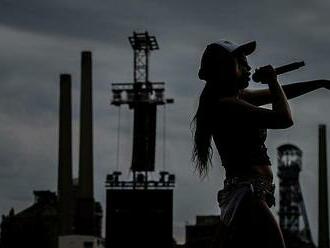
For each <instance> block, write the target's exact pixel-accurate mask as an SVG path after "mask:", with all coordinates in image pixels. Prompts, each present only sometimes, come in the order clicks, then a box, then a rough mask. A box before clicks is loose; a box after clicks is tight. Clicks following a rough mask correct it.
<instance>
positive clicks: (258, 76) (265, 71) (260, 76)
mask: <svg viewBox="0 0 330 248" xmlns="http://www.w3.org/2000/svg"><path fill="white" fill-rule="evenodd" d="M304 65H305V62H304V61H301V62H295V63H291V64H287V65H284V66H280V67H277V68H273V67H272V66H271V65H266V66H263V67H260V68H259V69H256V70H255V72H254V73H253V75H252V79H253V81H255V82H262V83H265V82H266V81H267V80H269V79H270V78H271V77H273V76H275V77H276V75H280V74H283V73H286V72H289V71H293V70H297V69H299V68H300V67H302V66H304ZM273 73H275V75H272V74H273Z"/></svg>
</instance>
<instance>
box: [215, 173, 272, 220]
mask: <svg viewBox="0 0 330 248" xmlns="http://www.w3.org/2000/svg"><path fill="white" fill-rule="evenodd" d="M274 191H275V185H274V184H273V179H272V177H269V176H262V175H256V176H250V177H230V178H226V179H225V181H224V188H223V189H222V190H220V191H219V192H218V203H219V207H220V210H221V215H220V219H221V221H222V223H223V224H224V225H225V226H231V225H232V223H233V221H234V219H235V216H236V214H237V212H238V210H239V207H240V205H241V204H242V203H243V202H244V201H245V200H246V199H247V198H249V197H255V198H257V199H261V200H264V201H265V202H266V203H267V205H268V207H271V206H274V205H275V197H274Z"/></svg>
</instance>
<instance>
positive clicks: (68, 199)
mask: <svg viewBox="0 0 330 248" xmlns="http://www.w3.org/2000/svg"><path fill="white" fill-rule="evenodd" d="M129 42H130V45H131V47H132V49H133V53H134V60H133V62H134V63H133V64H134V77H133V82H129V83H113V84H112V93H113V98H112V101H111V104H112V105H114V106H116V107H120V106H121V105H127V106H128V108H129V109H131V110H132V111H133V112H134V126H133V129H134V131H133V154H132V163H131V166H130V170H131V171H132V178H131V179H130V180H127V181H125V180H122V179H121V173H122V172H121V171H118V170H116V171H113V172H112V173H111V174H109V175H107V176H106V178H105V180H106V206H105V210H106V214H105V216H106V219H105V223H106V226H105V238H103V237H102V218H103V211H102V207H101V204H100V203H99V202H96V201H95V199H94V181H93V171H94V166H93V106H92V102H93V99H92V88H93V87H92V78H93V77H92V53H91V52H90V51H83V52H82V53H81V98H80V100H81V102H80V146H79V178H78V180H77V181H76V180H73V178H72V174H73V173H72V123H71V119H72V113H71V111H72V99H71V76H70V75H69V74H61V75H60V85H59V88H60V94H59V152H58V183H57V187H58V188H57V192H56V193H55V192H51V191H34V192H33V193H34V196H35V202H34V203H33V204H32V206H30V207H28V208H26V209H24V210H23V211H21V212H18V213H15V211H14V209H12V210H10V212H9V214H8V215H3V217H2V223H1V240H0V248H18V247H35V248H39V247H42V248H48V247H49V248H55V247H56V248H57V247H59V248H71V247H72V248H76V247H77V248H78V247H81V248H92V247H95V248H96V247H107V248H128V247H144V248H155V247H157V248H173V247H186V248H195V247H196V248H197V247H198V248H203V247H210V246H211V244H212V242H214V237H215V235H216V231H217V227H218V225H219V221H220V219H219V216H212V215H210V216H197V217H196V224H195V225H187V226H186V243H185V244H182V245H179V244H176V242H175V240H174V238H173V188H174V187H175V180H176V179H175V175H174V174H172V173H170V172H168V171H160V172H159V176H158V179H156V180H155V179H154V178H155V175H154V174H155V171H156V165H155V147H156V128H157V123H156V120H157V106H158V105H165V104H170V103H173V102H174V100H173V99H167V98H165V94H164V92H165V83H164V82H150V80H149V62H150V60H149V58H150V54H151V52H153V51H155V50H158V49H159V46H158V42H157V40H156V37H155V36H151V35H149V33H148V32H143V33H135V32H134V33H133V35H132V36H130V37H129ZM302 165H303V162H302V151H301V150H300V149H299V148H298V147H297V146H295V145H292V144H284V145H282V146H280V147H278V176H279V179H280V181H279V191H280V201H279V220H280V221H279V222H280V226H281V229H282V231H283V234H284V238H285V241H286V245H287V247H288V248H295V247H302V248H303V247H316V246H315V244H314V242H313V240H312V237H311V230H310V227H309V222H308V216H307V213H306V209H305V204H304V199H303V194H302V191H301V187H300V183H299V173H300V172H301V170H302ZM151 175H152V176H151ZM326 175H327V159H326V126H325V125H320V126H319V237H318V242H319V246H318V247H319V248H330V247H329V237H328V233H329V230H328V197H327V194H328V192H327V176H326ZM301 219H302V220H303V223H300V221H301ZM302 224H303V225H302Z"/></svg>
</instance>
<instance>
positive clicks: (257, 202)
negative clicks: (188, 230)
mask: <svg viewBox="0 0 330 248" xmlns="http://www.w3.org/2000/svg"><path fill="white" fill-rule="evenodd" d="M255 47H256V43H255V42H254V41H253V42H249V43H246V44H244V45H240V46H239V45H236V44H234V43H232V42H230V41H219V42H216V43H212V44H210V45H208V46H207V48H206V49H205V51H204V54H203V56H202V59H201V67H200V70H199V74H198V75H199V78H200V79H202V80H205V81H206V84H205V87H204V89H203V92H202V93H201V96H200V99H199V106H198V110H197V113H196V115H195V117H194V120H193V121H194V124H195V133H194V151H193V160H194V162H195V163H196V168H197V170H198V171H199V172H200V175H202V176H203V175H206V173H207V171H208V166H209V165H210V164H211V163H210V162H211V161H210V160H211V157H212V147H211V140H212V139H213V140H214V144H215V146H216V148H217V150H218V152H219V155H220V157H221V161H222V166H224V168H225V171H226V179H225V181H224V188H223V189H222V190H220V191H219V193H218V203H219V206H220V209H221V216H220V219H221V228H220V229H219V233H218V234H217V237H216V242H215V244H214V246H215V247H225V248H226V247H254V248H256V247H263V248H268V247H276V248H280V247H285V245H284V240H283V237H282V233H281V230H280V228H279V226H278V224H277V222H276V220H275V218H274V216H273V215H272V213H271V211H270V209H269V208H270V207H271V206H273V205H274V203H275V200H274V184H273V174H272V170H271V163H270V160H269V157H268V155H267V148H266V147H265V144H264V143H265V139H266V135H267V129H285V128H288V127H290V126H292V125H293V120H292V116H291V111H290V106H289V104H288V101H287V98H293V97H297V96H300V95H303V94H305V93H307V92H310V91H313V90H315V89H318V88H321V87H326V88H328V89H329V85H330V83H329V81H328V80H315V81H308V82H301V83H295V84H290V85H285V86H283V87H282V86H281V85H280V84H279V83H278V81H277V76H276V73H275V70H274V69H273V67H272V66H270V65H269V66H265V67H262V68H260V70H261V72H262V73H261V75H262V77H261V78H262V80H261V81H262V83H263V84H268V86H269V89H263V90H254V91H251V90H247V89H246V88H247V86H248V85H249V80H250V70H251V67H250V66H249V65H248V62H247V59H246V56H247V55H249V54H251V53H252V52H253V51H254V50H255ZM268 103H271V104H272V107H271V109H266V108H262V107H259V106H261V105H264V104H268Z"/></svg>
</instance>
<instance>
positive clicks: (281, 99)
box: [268, 79, 293, 126]
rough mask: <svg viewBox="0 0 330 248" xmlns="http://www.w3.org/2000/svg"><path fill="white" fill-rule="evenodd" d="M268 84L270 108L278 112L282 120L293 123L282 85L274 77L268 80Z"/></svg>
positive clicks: (289, 124)
mask: <svg viewBox="0 0 330 248" xmlns="http://www.w3.org/2000/svg"><path fill="white" fill-rule="evenodd" d="M268 85H269V91H270V93H271V99H272V110H273V111H275V112H276V113H278V115H279V118H281V119H282V121H284V122H286V124H287V125H288V126H291V125H292V123H293V121H292V116H291V110H290V106H289V103H288V100H287V97H286V95H285V93H284V90H283V89H282V86H281V85H280V84H279V82H278V81H277V80H276V79H273V80H270V81H269V82H268Z"/></svg>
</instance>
